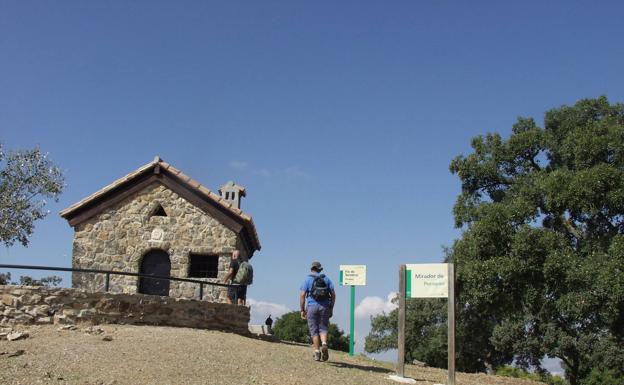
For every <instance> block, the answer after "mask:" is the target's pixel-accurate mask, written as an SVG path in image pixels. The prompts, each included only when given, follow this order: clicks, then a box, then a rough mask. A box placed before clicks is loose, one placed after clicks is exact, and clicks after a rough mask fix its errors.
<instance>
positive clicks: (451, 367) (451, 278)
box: [448, 263, 455, 385]
mask: <svg viewBox="0 0 624 385" xmlns="http://www.w3.org/2000/svg"><path fill="white" fill-rule="evenodd" d="M448 285H449V286H448V385H455V265H454V264H453V263H449V264H448Z"/></svg>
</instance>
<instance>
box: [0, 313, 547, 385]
mask: <svg viewBox="0 0 624 385" xmlns="http://www.w3.org/2000/svg"><path fill="white" fill-rule="evenodd" d="M17 329H18V330H20V329H21V330H27V331H28V332H29V334H30V337H29V338H26V339H22V340H17V341H10V342H9V341H6V340H4V341H0V384H7V385H8V384H21V385H31V384H59V385H60V384H91V385H95V384H98V385H104V384H107V385H112V384H117V385H121V384H158V385H162V384H175V385H181V384H276V385H277V384H280V385H285V384H289V385H290V384H292V385H295V384H301V385H317V384H318V385H328V384H341V385H364V384H388V385H391V384H396V382H393V381H391V380H388V379H387V377H388V375H389V374H393V371H394V369H393V366H392V365H391V364H389V363H385V362H380V361H374V360H370V359H367V358H365V357H357V356H356V357H349V355H348V354H346V353H342V352H334V351H331V352H330V359H329V361H328V362H325V363H320V362H315V361H313V360H312V355H311V350H310V348H309V347H307V346H302V345H299V344H289V343H278V342H267V341H262V340H259V339H256V338H250V337H244V336H240V335H236V334H229V333H222V332H217V331H206V330H196V329H185V328H171V327H153V326H125V325H102V326H100V327H93V328H91V329H88V328H87V327H86V326H81V327H79V328H78V329H76V330H59V327H58V326H51V325H50V326H33V327H28V328H25V327H22V328H17ZM87 331H90V333H87ZM105 337H106V338H105ZM111 338H112V340H110V339H111ZM105 339H109V341H106V340H105ZM20 350H23V353H22V354H21V355H15V354H20V352H19V351H20ZM406 375H408V376H409V377H412V378H414V379H416V380H417V384H419V385H433V384H436V383H440V384H442V383H445V379H446V372H445V371H443V370H439V369H430V368H416V367H412V366H410V365H408V366H407V368H406ZM529 384H537V383H535V382H530V381H522V380H516V379H510V378H504V377H496V376H486V375H473V374H463V373H458V374H457V385H529Z"/></svg>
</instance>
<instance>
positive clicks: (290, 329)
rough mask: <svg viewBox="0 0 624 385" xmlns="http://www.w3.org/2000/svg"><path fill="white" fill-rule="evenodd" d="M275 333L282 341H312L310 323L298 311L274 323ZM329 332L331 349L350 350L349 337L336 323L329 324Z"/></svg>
mask: <svg viewBox="0 0 624 385" xmlns="http://www.w3.org/2000/svg"><path fill="white" fill-rule="evenodd" d="M273 333H274V334H275V336H276V337H277V338H279V339H280V340H282V341H292V342H300V343H304V344H307V343H310V332H309V331H308V323H307V322H306V321H305V320H302V319H301V315H300V313H299V312H298V311H292V312H289V313H286V314H284V315H283V316H281V317H280V318H278V319H277V320H276V321H275V324H274V325H273ZM327 334H328V337H327V345H328V346H329V348H330V349H334V350H340V351H343V352H348V351H349V337H348V336H345V335H344V332H343V331H342V330H340V328H339V327H338V326H337V325H336V324H333V323H330V324H329V331H328V333H327Z"/></svg>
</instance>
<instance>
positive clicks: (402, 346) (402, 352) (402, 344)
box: [397, 265, 405, 377]
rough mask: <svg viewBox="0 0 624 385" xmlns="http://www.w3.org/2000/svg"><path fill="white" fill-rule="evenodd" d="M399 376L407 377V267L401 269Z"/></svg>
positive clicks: (402, 266) (403, 266)
mask: <svg viewBox="0 0 624 385" xmlns="http://www.w3.org/2000/svg"><path fill="white" fill-rule="evenodd" d="M398 348H399V349H398V350H399V351H398V356H397V375H398V376H399V377H405V265H401V267H400V268H399V344H398Z"/></svg>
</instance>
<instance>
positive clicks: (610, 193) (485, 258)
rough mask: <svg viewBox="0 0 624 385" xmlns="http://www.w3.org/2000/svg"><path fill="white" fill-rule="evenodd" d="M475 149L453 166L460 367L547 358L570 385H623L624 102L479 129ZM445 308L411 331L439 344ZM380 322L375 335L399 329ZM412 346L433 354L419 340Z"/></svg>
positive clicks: (580, 105) (532, 363)
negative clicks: (503, 131) (505, 131)
mask: <svg viewBox="0 0 624 385" xmlns="http://www.w3.org/2000/svg"><path fill="white" fill-rule="evenodd" d="M472 149H473V151H472V153H470V154H469V155H467V156H458V157H456V158H455V159H454V160H453V161H452V162H451V164H450V171H451V172H452V173H454V174H457V175H458V176H459V178H460V180H461V186H462V192H461V194H460V195H459V196H458V198H457V202H456V204H455V206H454V208H453V213H454V216H455V224H456V226H457V227H458V228H461V229H462V236H461V238H460V239H458V240H457V241H455V242H454V244H453V246H452V247H451V248H450V249H449V250H448V255H447V258H448V259H449V260H451V261H453V262H454V263H455V265H456V272H457V289H458V297H457V300H458V314H457V321H458V325H457V341H458V342H457V346H458V350H461V349H463V350H464V352H466V353H467V354H466V355H465V356H463V355H462V353H461V351H460V352H458V357H459V358H460V359H459V360H458V361H459V362H458V368H463V369H468V370H484V369H485V368H487V367H491V368H492V367H497V366H499V365H501V364H504V363H509V362H512V360H513V361H514V362H515V363H516V364H517V365H519V366H522V367H525V368H529V367H532V368H533V369H536V370H537V371H540V370H542V367H541V362H542V359H543V358H544V356H548V357H554V358H559V359H560V360H561V361H562V362H563V365H564V368H565V372H566V377H567V379H568V381H569V382H570V384H571V385H577V384H583V385H585V384H587V385H589V384H594V383H598V382H596V381H602V383H604V384H607V383H609V384H610V383H613V384H615V383H622V381H624V376H623V375H622V371H621V368H622V367H624V274H623V271H622V270H623V269H624V105H622V104H610V103H609V102H608V100H607V98H606V97H600V98H598V99H585V100H580V101H579V102H577V103H576V104H575V105H574V106H563V107H560V108H555V109H552V110H550V111H548V112H546V114H545V117H544V126H543V127H539V126H538V125H537V124H536V123H535V121H534V120H533V119H532V118H519V119H518V120H517V122H516V123H515V124H514V125H513V127H512V132H511V135H510V136H509V138H507V139H503V138H502V137H501V135H500V134H497V133H491V134H487V135H485V136H478V137H476V138H474V139H473V140H472ZM408 303H409V301H408ZM408 306H409V305H408ZM417 306H420V307H422V306H425V305H423V304H422V302H421V304H420V305H417ZM409 313H410V309H409V308H408V313H407V314H408V317H409ZM438 313H439V311H437V310H436V309H433V308H432V309H431V310H430V315H432V319H433V320H434V321H431V322H429V323H427V322H425V324H424V325H423V326H418V327H417V330H415V331H413V332H412V333H420V335H423V336H425V338H430V339H432V341H434V342H435V341H438V342H437V343H439V344H440V345H441V344H442V342H441V341H440V339H441V338H440V337H438V336H437V335H438V334H439V333H443V332H442V331H441V330H440V331H439V332H428V330H431V327H432V326H435V325H436V324H439V323H440V322H441V320H442V319H444V315H443V314H440V315H439V316H440V317H442V318H441V319H438V318H437V317H436V314H438ZM390 316H393V315H392V314H391V315H390ZM384 317H387V316H384ZM421 318H423V319H425V318H427V316H425V315H422V316H421ZM444 322H445V319H444ZM376 323H378V324H380V325H382V326H383V322H382V320H378V319H375V320H373V332H372V333H371V336H369V337H370V338H372V339H373V340H375V339H376V340H379V339H380V337H383V336H387V335H388V334H389V333H391V332H392V329H389V328H388V327H379V328H377V329H376V328H375V326H376ZM375 333H377V334H375ZM427 336H429V337H427ZM373 340H371V345H370V346H371V348H373V347H374V345H373V342H374V341H373ZM367 346H368V341H367ZM441 347H442V346H441ZM406 350H407V352H408V354H412V355H415V356H416V357H415V358H419V357H420V358H423V357H428V356H427V354H425V353H423V352H421V351H420V350H419V348H418V343H416V344H415V345H413V346H410V347H406ZM479 352H481V353H479ZM465 358H467V359H468V362H461V359H465ZM429 360H430V362H431V363H433V364H438V365H439V364H442V365H443V363H442V362H440V361H439V359H438V358H436V357H435V356H432V357H431V358H429ZM442 365H440V366H442ZM596 379H598V380H596ZM609 381H612V382H609Z"/></svg>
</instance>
